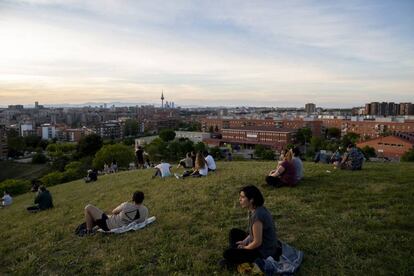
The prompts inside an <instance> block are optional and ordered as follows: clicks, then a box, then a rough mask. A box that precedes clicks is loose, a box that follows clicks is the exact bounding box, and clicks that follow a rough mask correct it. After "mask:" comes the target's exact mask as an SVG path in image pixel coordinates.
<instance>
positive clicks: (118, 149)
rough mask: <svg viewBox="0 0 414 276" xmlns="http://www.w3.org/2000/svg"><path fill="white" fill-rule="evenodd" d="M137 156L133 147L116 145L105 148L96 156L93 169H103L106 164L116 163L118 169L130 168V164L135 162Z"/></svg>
mask: <svg viewBox="0 0 414 276" xmlns="http://www.w3.org/2000/svg"><path fill="white" fill-rule="evenodd" d="M134 160H135V154H134V151H133V149H132V148H131V147H128V146H125V145H122V144H115V145H105V146H103V147H102V148H101V149H100V150H99V151H98V152H97V153H96V155H95V159H94V160H93V167H94V168H97V169H102V168H103V166H104V164H105V163H107V164H111V163H112V162H114V161H116V162H117V164H118V167H124V168H128V166H129V163H131V162H134Z"/></svg>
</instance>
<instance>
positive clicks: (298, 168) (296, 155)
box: [292, 148, 303, 182]
mask: <svg viewBox="0 0 414 276" xmlns="http://www.w3.org/2000/svg"><path fill="white" fill-rule="evenodd" d="M292 153H293V158H292V164H293V166H295V172H296V182H299V181H300V180H301V179H302V178H303V163H302V160H301V159H300V151H299V149H298V148H294V149H293V150H292Z"/></svg>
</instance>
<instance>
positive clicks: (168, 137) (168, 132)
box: [158, 128, 175, 142]
mask: <svg viewBox="0 0 414 276" xmlns="http://www.w3.org/2000/svg"><path fill="white" fill-rule="evenodd" d="M158 136H159V137H160V138H161V139H162V140H163V141H164V142H168V141H172V140H174V138H175V131H174V130H172V129H168V128H165V129H162V130H161V131H160V133H159V134H158Z"/></svg>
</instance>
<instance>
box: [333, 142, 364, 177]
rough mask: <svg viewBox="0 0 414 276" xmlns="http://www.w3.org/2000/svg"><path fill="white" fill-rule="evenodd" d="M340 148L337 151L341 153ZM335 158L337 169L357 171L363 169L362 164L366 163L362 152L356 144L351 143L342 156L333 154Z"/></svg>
mask: <svg viewBox="0 0 414 276" xmlns="http://www.w3.org/2000/svg"><path fill="white" fill-rule="evenodd" d="M340 150H341V149H340V148H339V149H338V150H337V151H336V152H338V153H339V152H340ZM334 154H335V153H334ZM337 155H338V154H337ZM331 159H332V158H331ZM333 159H334V160H333V164H334V168H335V169H336V168H339V169H342V170H351V171H355V170H361V169H362V164H363V163H364V159H365V158H364V155H363V154H362V152H361V151H360V150H359V149H358V148H357V147H356V146H355V145H354V144H349V145H348V147H347V148H346V152H345V153H344V155H343V156H342V158H341V157H339V158H338V157H336V158H335V155H333Z"/></svg>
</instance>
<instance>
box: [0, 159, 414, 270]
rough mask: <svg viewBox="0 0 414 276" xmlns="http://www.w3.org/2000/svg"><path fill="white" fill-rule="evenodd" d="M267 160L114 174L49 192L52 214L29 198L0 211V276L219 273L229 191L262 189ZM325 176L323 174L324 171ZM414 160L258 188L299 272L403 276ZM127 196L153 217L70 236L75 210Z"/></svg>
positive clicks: (408, 258) (231, 223)
mask: <svg viewBox="0 0 414 276" xmlns="http://www.w3.org/2000/svg"><path fill="white" fill-rule="evenodd" d="M273 167H274V162H231V163H218V168H219V171H218V172H216V173H213V174H211V175H209V176H208V177H207V178H201V179H185V180H177V179H175V178H170V179H167V180H161V179H154V180H152V179H151V175H152V173H153V171H152V170H139V171H129V172H121V173H118V174H115V175H107V176H103V177H100V178H99V180H98V182H96V183H92V184H85V183H83V182H82V181H74V182H71V183H67V184H63V185H58V186H54V187H51V188H50V191H51V192H52V194H53V196H54V200H55V208H54V209H53V210H50V211H45V212H41V213H37V214H28V213H27V212H26V211H25V206H27V205H30V204H31V203H32V200H33V197H34V194H31V193H28V194H24V195H21V196H18V197H16V198H15V199H14V200H15V201H14V204H13V205H12V206H10V207H8V208H6V209H3V210H0V216H1V220H2V224H1V226H0V233H1V239H0V256H1V259H0V274H21V275H33V274H46V275H51V274H52V275H62V274H65V275H75V274H97V273H99V274H118V275H125V274H140V275H143V274H153V275H161V274H177V275H189V274H196V275H206V274H207V275H210V274H219V275H222V274H227V272H223V271H221V270H219V268H218V267H217V265H216V263H217V261H218V260H219V259H220V258H221V256H222V251H223V249H225V247H226V245H227V234H228V231H229V229H230V228H232V227H240V228H245V227H246V225H247V217H246V212H245V211H243V210H242V209H241V208H240V207H239V206H238V188H239V187H241V186H242V185H245V184H250V183H252V184H255V185H258V186H261V185H262V184H263V183H264V175H265V174H266V173H267V172H268V171H269V170H270V169H271V168H273ZM327 170H330V171H331V172H330V173H329V172H327ZM413 180H414V164H403V163H402V164H366V166H365V167H364V170H362V171H357V172H348V171H336V170H333V169H332V167H331V166H329V165H324V164H313V163H305V180H303V182H302V183H300V186H298V187H297V188H282V189H271V188H261V190H262V191H263V193H264V196H265V199H266V202H265V205H266V206H267V207H268V209H270V210H271V212H272V214H273V216H274V219H275V221H276V222H277V229H278V233H279V236H280V238H281V239H282V240H284V241H287V242H288V243H290V244H292V245H293V246H295V247H297V248H298V249H300V250H303V251H304V252H305V259H304V263H303V265H302V267H301V271H300V273H299V275H354V274H356V275H373V274H377V275H392V274H395V275H410V274H411V275H412V274H413V273H414V271H413V267H414V239H413V238H414V208H413V207H414V200H413V198H414V186H413V184H414V183H413V182H414V181H413ZM135 190H142V191H144V192H145V194H146V199H145V204H146V205H147V206H148V208H149V209H150V214H151V215H154V216H156V217H157V221H156V222H155V223H154V224H152V225H150V226H148V227H147V228H145V229H143V230H140V231H137V232H130V233H126V234H122V235H103V234H96V235H94V236H90V237H84V238H81V237H77V236H75V235H74V234H73V231H74V229H75V227H76V226H77V225H78V224H79V223H80V222H82V221H83V208H84V206H85V205H86V204H87V203H92V204H94V205H96V206H98V207H100V208H102V209H104V210H107V211H110V210H112V209H113V208H114V207H116V206H117V205H118V204H119V203H121V202H123V201H126V200H129V199H130V195H131V194H132V192H133V191H135Z"/></svg>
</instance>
